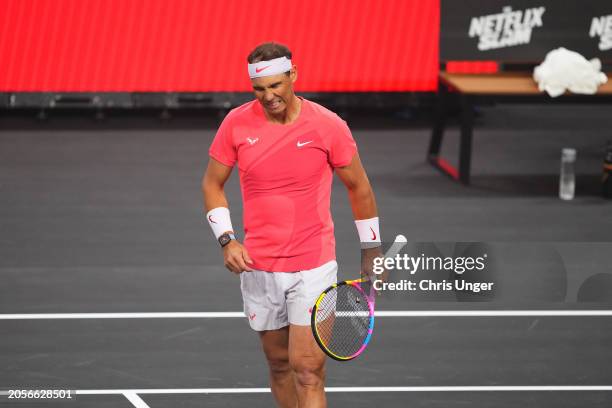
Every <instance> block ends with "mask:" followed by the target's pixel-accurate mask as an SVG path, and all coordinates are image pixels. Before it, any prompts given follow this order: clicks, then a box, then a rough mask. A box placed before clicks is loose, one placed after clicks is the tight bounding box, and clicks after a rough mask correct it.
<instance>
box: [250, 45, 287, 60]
mask: <svg viewBox="0 0 612 408" xmlns="http://www.w3.org/2000/svg"><path fill="white" fill-rule="evenodd" d="M280 57H287V58H289V59H291V50H290V49H289V48H287V46H286V45H283V44H279V43H275V42H267V43H263V44H259V45H258V46H257V47H255V49H254V50H253V51H251V53H250V54H249V56H248V57H247V61H248V62H249V64H254V63H256V62H260V61H270V60H273V59H275V58H280Z"/></svg>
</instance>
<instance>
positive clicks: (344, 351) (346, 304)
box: [315, 285, 371, 357]
mask: <svg viewBox="0 0 612 408" xmlns="http://www.w3.org/2000/svg"><path fill="white" fill-rule="evenodd" d="M370 320H371V317H370V307H369V304H368V300H367V298H366V297H365V296H364V294H363V293H362V292H361V291H360V290H359V289H357V288H355V287H354V286H352V285H340V286H337V287H335V288H333V289H332V290H330V291H329V292H327V294H326V295H325V296H324V297H323V299H321V302H320V303H319V306H318V309H317V313H316V315H315V324H316V326H317V334H318V337H319V340H320V341H321V342H322V343H323V344H324V345H325V347H326V348H327V349H328V350H329V351H330V352H331V353H333V354H335V355H336V356H338V357H350V356H352V355H354V354H355V353H357V352H358V351H359V350H360V349H361V347H362V345H363V343H364V341H365V339H366V338H367V336H368V330H369V327H370Z"/></svg>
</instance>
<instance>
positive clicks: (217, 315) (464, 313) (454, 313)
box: [0, 310, 612, 320]
mask: <svg viewBox="0 0 612 408" xmlns="http://www.w3.org/2000/svg"><path fill="white" fill-rule="evenodd" d="M504 316H612V310H380V311H377V312H376V317H504ZM238 317H240V318H244V313H243V312H178V313H172V312H169V313H16V314H10V313H0V320H40V319H58V320H60V319H223V318H238Z"/></svg>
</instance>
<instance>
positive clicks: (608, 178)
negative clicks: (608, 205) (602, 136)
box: [601, 140, 612, 198]
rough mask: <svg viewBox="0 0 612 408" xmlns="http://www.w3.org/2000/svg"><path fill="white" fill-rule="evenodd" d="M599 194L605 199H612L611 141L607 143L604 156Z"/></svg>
mask: <svg viewBox="0 0 612 408" xmlns="http://www.w3.org/2000/svg"><path fill="white" fill-rule="evenodd" d="M601 192H602V195H603V196H604V197H605V198H612V140H609V141H608V146H607V147H606V155H605V156H604V164H603V177H602V179H601Z"/></svg>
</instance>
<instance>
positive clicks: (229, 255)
mask: <svg viewBox="0 0 612 408" xmlns="http://www.w3.org/2000/svg"><path fill="white" fill-rule="evenodd" d="M231 174H232V168H231V167H229V166H226V165H224V164H223V163H220V162H218V161H217V160H215V159H213V158H211V159H210V160H209V162H208V167H207V168H206V172H205V173H204V177H203V178H202V195H203V201H204V210H205V212H208V211H210V210H212V209H214V208H218V207H225V208H229V204H228V203H227V198H226V197H225V189H224V187H225V183H226V182H227V180H228V179H229V177H230V175H231ZM225 232H234V231H225ZM223 259H224V263H225V266H226V267H227V269H229V270H230V271H232V272H234V273H241V272H244V271H251V268H249V267H248V266H247V263H252V262H253V261H251V258H250V257H249V253H248V252H247V250H246V248H245V247H244V246H243V245H242V244H241V243H240V242H238V241H237V240H232V241H231V242H230V243H229V244H227V245H226V246H224V247H223Z"/></svg>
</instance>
